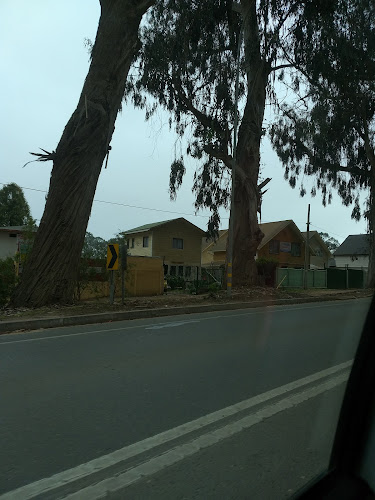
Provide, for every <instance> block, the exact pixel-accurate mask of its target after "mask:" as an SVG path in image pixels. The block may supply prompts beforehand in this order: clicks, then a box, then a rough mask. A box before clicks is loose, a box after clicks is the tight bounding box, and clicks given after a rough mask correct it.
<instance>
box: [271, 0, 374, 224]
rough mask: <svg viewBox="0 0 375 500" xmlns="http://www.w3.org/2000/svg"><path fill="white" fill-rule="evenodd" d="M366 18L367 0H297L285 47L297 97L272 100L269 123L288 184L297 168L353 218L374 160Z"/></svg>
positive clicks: (370, 15)
mask: <svg viewBox="0 0 375 500" xmlns="http://www.w3.org/2000/svg"><path fill="white" fill-rule="evenodd" d="M374 18H375V4H374V2H373V1H372V0H353V1H351V2H347V0H338V1H337V2H318V3H313V2H308V3H306V4H305V6H304V10H303V16H302V17H301V21H300V23H298V25H295V26H294V27H293V30H292V31H291V34H292V35H291V44H290V48H289V51H288V52H289V59H290V61H291V62H293V64H295V66H296V67H297V68H299V69H300V70H301V71H300V74H299V76H298V78H297V76H294V77H292V78H291V79H290V80H287V82H286V83H287V84H288V86H290V85H292V86H294V88H295V89H296V91H297V93H299V98H298V100H297V101H296V102H294V103H289V104H284V105H283V106H281V107H280V111H281V115H280V119H279V121H278V122H277V123H276V124H274V126H273V127H272V129H271V140H272V143H273V145H274V147H275V149H276V152H277V154H278V156H279V158H280V160H281V161H282V163H283V165H284V167H285V178H286V179H287V180H289V183H290V185H291V186H292V187H295V185H296V179H297V178H298V177H299V176H300V175H310V176H313V177H315V179H316V182H315V185H314V186H313V188H312V190H311V194H312V196H315V194H316V192H317V191H318V190H320V192H321V194H322V202H323V205H326V204H327V203H330V202H331V200H332V190H336V191H337V193H338V194H339V196H340V197H341V199H342V202H343V203H344V204H345V205H347V206H348V205H352V206H353V211H352V217H353V218H354V219H357V220H358V219H359V218H360V217H361V215H363V212H362V211H361V209H360V206H359V191H360V190H361V189H364V188H367V187H369V185H370V178H371V175H370V171H371V170H372V169H374V165H375V156H374V147H375V139H374V131H375V79H374V74H375V51H374V47H375V27H374V22H373V20H374ZM301 75H303V76H302V77H301ZM372 175H374V174H372ZM374 187H375V186H373V188H374ZM373 188H372V189H373ZM300 191H301V196H303V195H304V194H305V193H306V190H305V188H304V187H303V184H301V187H300ZM370 198H371V199H370V200H369V202H370V203H372V199H373V193H372V194H371V193H370ZM364 215H366V216H367V212H366V211H365V213H364ZM369 222H370V223H371V221H369ZM373 222H375V221H373ZM373 222H372V223H373Z"/></svg>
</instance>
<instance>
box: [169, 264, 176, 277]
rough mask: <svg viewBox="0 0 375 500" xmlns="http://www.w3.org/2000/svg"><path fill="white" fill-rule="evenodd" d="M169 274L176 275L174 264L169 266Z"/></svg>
mask: <svg viewBox="0 0 375 500" xmlns="http://www.w3.org/2000/svg"><path fill="white" fill-rule="evenodd" d="M170 275H171V276H176V266H171V267H170Z"/></svg>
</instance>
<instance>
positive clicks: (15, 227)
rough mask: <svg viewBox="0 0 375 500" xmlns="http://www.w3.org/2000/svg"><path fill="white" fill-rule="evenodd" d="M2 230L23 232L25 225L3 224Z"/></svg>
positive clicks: (0, 229)
mask: <svg viewBox="0 0 375 500" xmlns="http://www.w3.org/2000/svg"><path fill="white" fill-rule="evenodd" d="M0 231H5V232H7V233H21V232H22V231H24V226H3V227H0Z"/></svg>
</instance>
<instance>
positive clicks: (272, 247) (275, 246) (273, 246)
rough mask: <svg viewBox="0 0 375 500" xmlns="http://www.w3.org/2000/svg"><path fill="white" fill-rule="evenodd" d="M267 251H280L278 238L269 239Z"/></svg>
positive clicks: (276, 252) (275, 252)
mask: <svg viewBox="0 0 375 500" xmlns="http://www.w3.org/2000/svg"><path fill="white" fill-rule="evenodd" d="M268 248H269V253H271V254H278V253H279V252H280V241H279V240H271V241H270V242H269V247H268Z"/></svg>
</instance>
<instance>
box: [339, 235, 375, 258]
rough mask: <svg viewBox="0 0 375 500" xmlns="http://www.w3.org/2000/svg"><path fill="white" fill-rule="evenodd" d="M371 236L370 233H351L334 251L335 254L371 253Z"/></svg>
mask: <svg viewBox="0 0 375 500" xmlns="http://www.w3.org/2000/svg"><path fill="white" fill-rule="evenodd" d="M369 254H370V237H369V235H368V234H351V235H349V236H348V237H347V238H346V240H344V241H343V242H342V243H341V245H340V246H339V247H338V248H336V250H335V251H334V254H333V255H334V256H335V257H338V256H340V255H369Z"/></svg>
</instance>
